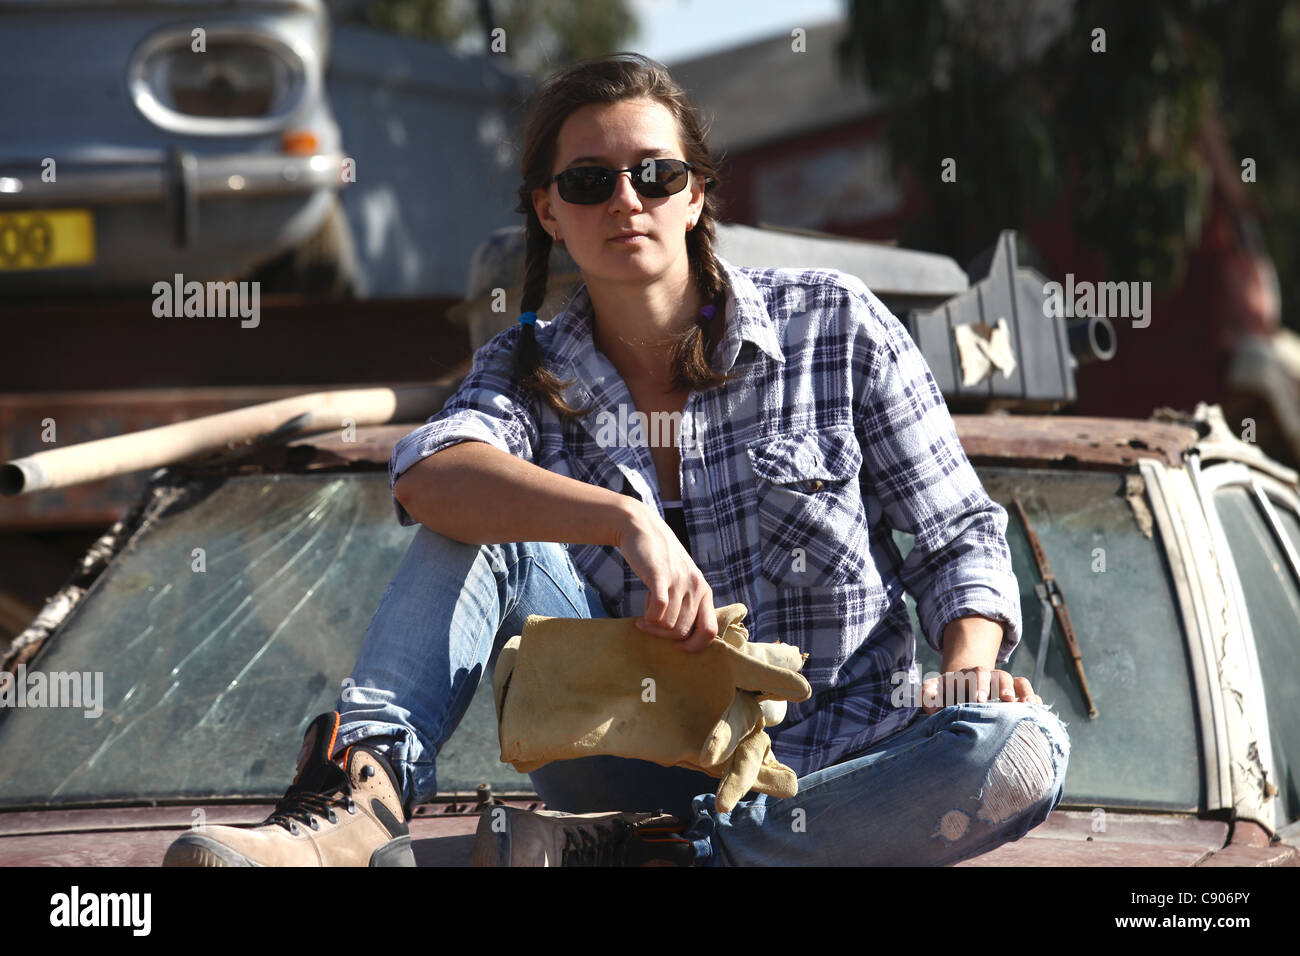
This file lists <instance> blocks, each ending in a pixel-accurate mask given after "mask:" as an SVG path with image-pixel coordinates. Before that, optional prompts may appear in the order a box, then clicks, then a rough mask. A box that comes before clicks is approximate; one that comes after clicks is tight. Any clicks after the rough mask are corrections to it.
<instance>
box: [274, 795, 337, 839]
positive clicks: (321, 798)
mask: <svg viewBox="0 0 1300 956" xmlns="http://www.w3.org/2000/svg"><path fill="white" fill-rule="evenodd" d="M334 807H344V808H345V809H346V810H347V812H348V813H356V812H357V811H356V805H355V804H354V803H353V802H352V788H351V787H349V786H347V785H344V786H343V787H340V788H339V789H337V790H331V791H325V792H324V793H322V792H320V791H316V790H306V789H303V788H302V787H299V786H298V785H297V784H294V785H293V786H291V787H290V788H289V789H288V790H287V791H286V792H285V794H284V796H283V797H281V798H280V801H279V802H278V803H277V804H276V805H275V810H273V811H272V812H271V815H270V816H269V817H267V818H266V821H265V823H263V826H268V825H270V824H278V825H279V826H282V827H284V828H285V829H286V830H288V831H289V832H290V833H292V834H293V835H294V836H297V835H298V823H297V822H295V821H299V822H302V823H305V824H307V825H308V826H310V827H311V828H312V829H313V830H319V829H320V824H318V823H317V822H316V817H324V818H325V819H327V820H329V822H330V823H338V817H337V816H336V815H335V814H334V809H333V808H334Z"/></svg>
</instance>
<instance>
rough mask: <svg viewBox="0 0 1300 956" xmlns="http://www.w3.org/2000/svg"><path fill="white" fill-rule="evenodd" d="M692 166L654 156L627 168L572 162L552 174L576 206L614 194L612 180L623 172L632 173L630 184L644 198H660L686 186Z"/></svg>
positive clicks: (587, 204)
mask: <svg viewBox="0 0 1300 956" xmlns="http://www.w3.org/2000/svg"><path fill="white" fill-rule="evenodd" d="M694 168H695V167H694V166H692V165H691V164H690V163H688V162H686V161H685V160H683V159H656V160H655V161H654V162H653V163H649V162H645V163H641V164H640V165H637V166H629V167H627V168H626V169H608V168H606V167H604V166H575V167H574V168H573V169H566V170H565V171H564V172H562V173H559V174H558V175H556V176H552V177H551V179H550V181H549V182H548V184H547V185H549V184H550V183H558V184H559V191H560V198H561V199H563V200H564V201H565V202H571V203H574V204H575V205H579V206H591V205H594V204H595V203H598V202H605V201H606V200H607V199H609V197H610V196H612V195H614V183H615V182H617V181H618V177H619V176H621V175H622V174H623V173H631V174H632V188H633V189H635V190H636V191H637V192H638V193H640V194H641V195H642V196H644V197H645V198H646V199H663V198H664V197H665V196H673V195H676V194H677V193H679V192H681V191H682V190H683V189H685V188H686V182H687V180H688V179H689V177H688V176H687V173H689V172H690V171H691V170H692V169H694Z"/></svg>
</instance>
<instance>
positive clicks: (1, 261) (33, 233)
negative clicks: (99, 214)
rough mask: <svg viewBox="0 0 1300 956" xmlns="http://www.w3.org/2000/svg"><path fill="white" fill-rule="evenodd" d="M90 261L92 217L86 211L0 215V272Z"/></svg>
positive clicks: (81, 264)
mask: <svg viewBox="0 0 1300 956" xmlns="http://www.w3.org/2000/svg"><path fill="white" fill-rule="evenodd" d="M94 261H95V217H94V216H92V215H91V214H90V210H89V209H25V210H23V211H22V212H0V272H5V271H9V272H14V271H18V270H20V269H57V268H60V267H63V266H84V265H90V264H91V263H93V262H94Z"/></svg>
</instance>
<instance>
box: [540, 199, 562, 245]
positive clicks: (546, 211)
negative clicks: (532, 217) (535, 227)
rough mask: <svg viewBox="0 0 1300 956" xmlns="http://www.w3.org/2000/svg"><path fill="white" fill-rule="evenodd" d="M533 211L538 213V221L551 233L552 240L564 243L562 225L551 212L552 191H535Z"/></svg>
mask: <svg viewBox="0 0 1300 956" xmlns="http://www.w3.org/2000/svg"><path fill="white" fill-rule="evenodd" d="M533 209H534V211H536V213H537V220H538V222H540V223H541V224H542V228H543V229H545V230H546V231H547V232H549V233H550V234H551V238H552V239H554V240H555V241H556V242H562V241H563V238H562V237H561V236H560V223H559V221H558V220H557V219H556V218H555V214H554V213H553V212H552V211H551V191H550V190H549V189H534V190H533Z"/></svg>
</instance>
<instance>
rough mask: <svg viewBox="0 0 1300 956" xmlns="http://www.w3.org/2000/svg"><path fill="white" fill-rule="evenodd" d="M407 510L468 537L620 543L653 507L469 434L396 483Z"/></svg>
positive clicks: (477, 540) (451, 534) (452, 534)
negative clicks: (640, 513) (471, 438)
mask: <svg viewBox="0 0 1300 956" xmlns="http://www.w3.org/2000/svg"><path fill="white" fill-rule="evenodd" d="M393 493H394V495H395V496H396V497H397V500H398V501H399V502H400V503H401V505H402V507H404V508H405V509H406V511H407V513H408V514H409V515H410V516H411V517H412V518H414V519H415V520H416V521H418V522H419V523H420V524H422V525H424V526H425V527H426V528H429V529H430V530H432V531H437V532H438V533H439V534H443V535H446V536H447V537H448V538H451V539H452V540H454V541H463V542H465V543H466V544H500V543H504V542H507V541H566V542H569V543H571V544H604V545H614V544H617V543H618V540H619V538H620V534H621V532H622V530H623V529H624V527H625V526H626V525H627V523H628V522H630V521H631V520H633V519H634V518H636V517H638V515H637V514H636V512H635V510H634V509H636V508H640V509H642V510H644V509H645V506H644V505H642V504H641V503H640V502H637V501H634V500H633V499H631V498H629V497H628V496H627V495H620V494H618V493H617V492H613V491H610V490H609V489H607V488H601V487H599V486H597V485H591V484H587V483H586V482H583V481H577V480H575V479H573V478H567V477H565V476H564V475H557V474H555V473H554V472H551V471H547V470H546V469H545V468H539V467H537V466H536V465H534V464H532V463H531V462H528V461H524V460H523V459H522V458H518V457H516V456H515V455H511V454H508V453H506V452H503V451H501V450H500V449H498V448H494V447H493V446H491V445H489V444H487V443H486V442H481V441H464V442H459V443H458V444H455V445H452V446H450V447H448V448H444V449H443V450H442V451H440V452H437V453H435V454H433V455H430V456H429V457H427V458H424V459H422V460H421V461H419V462H417V463H416V464H414V465H412V466H411V467H410V468H408V469H407V470H406V471H404V472H403V473H402V475H401V477H400V478H398V479H397V482H396V483H395V484H394V486H393Z"/></svg>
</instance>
